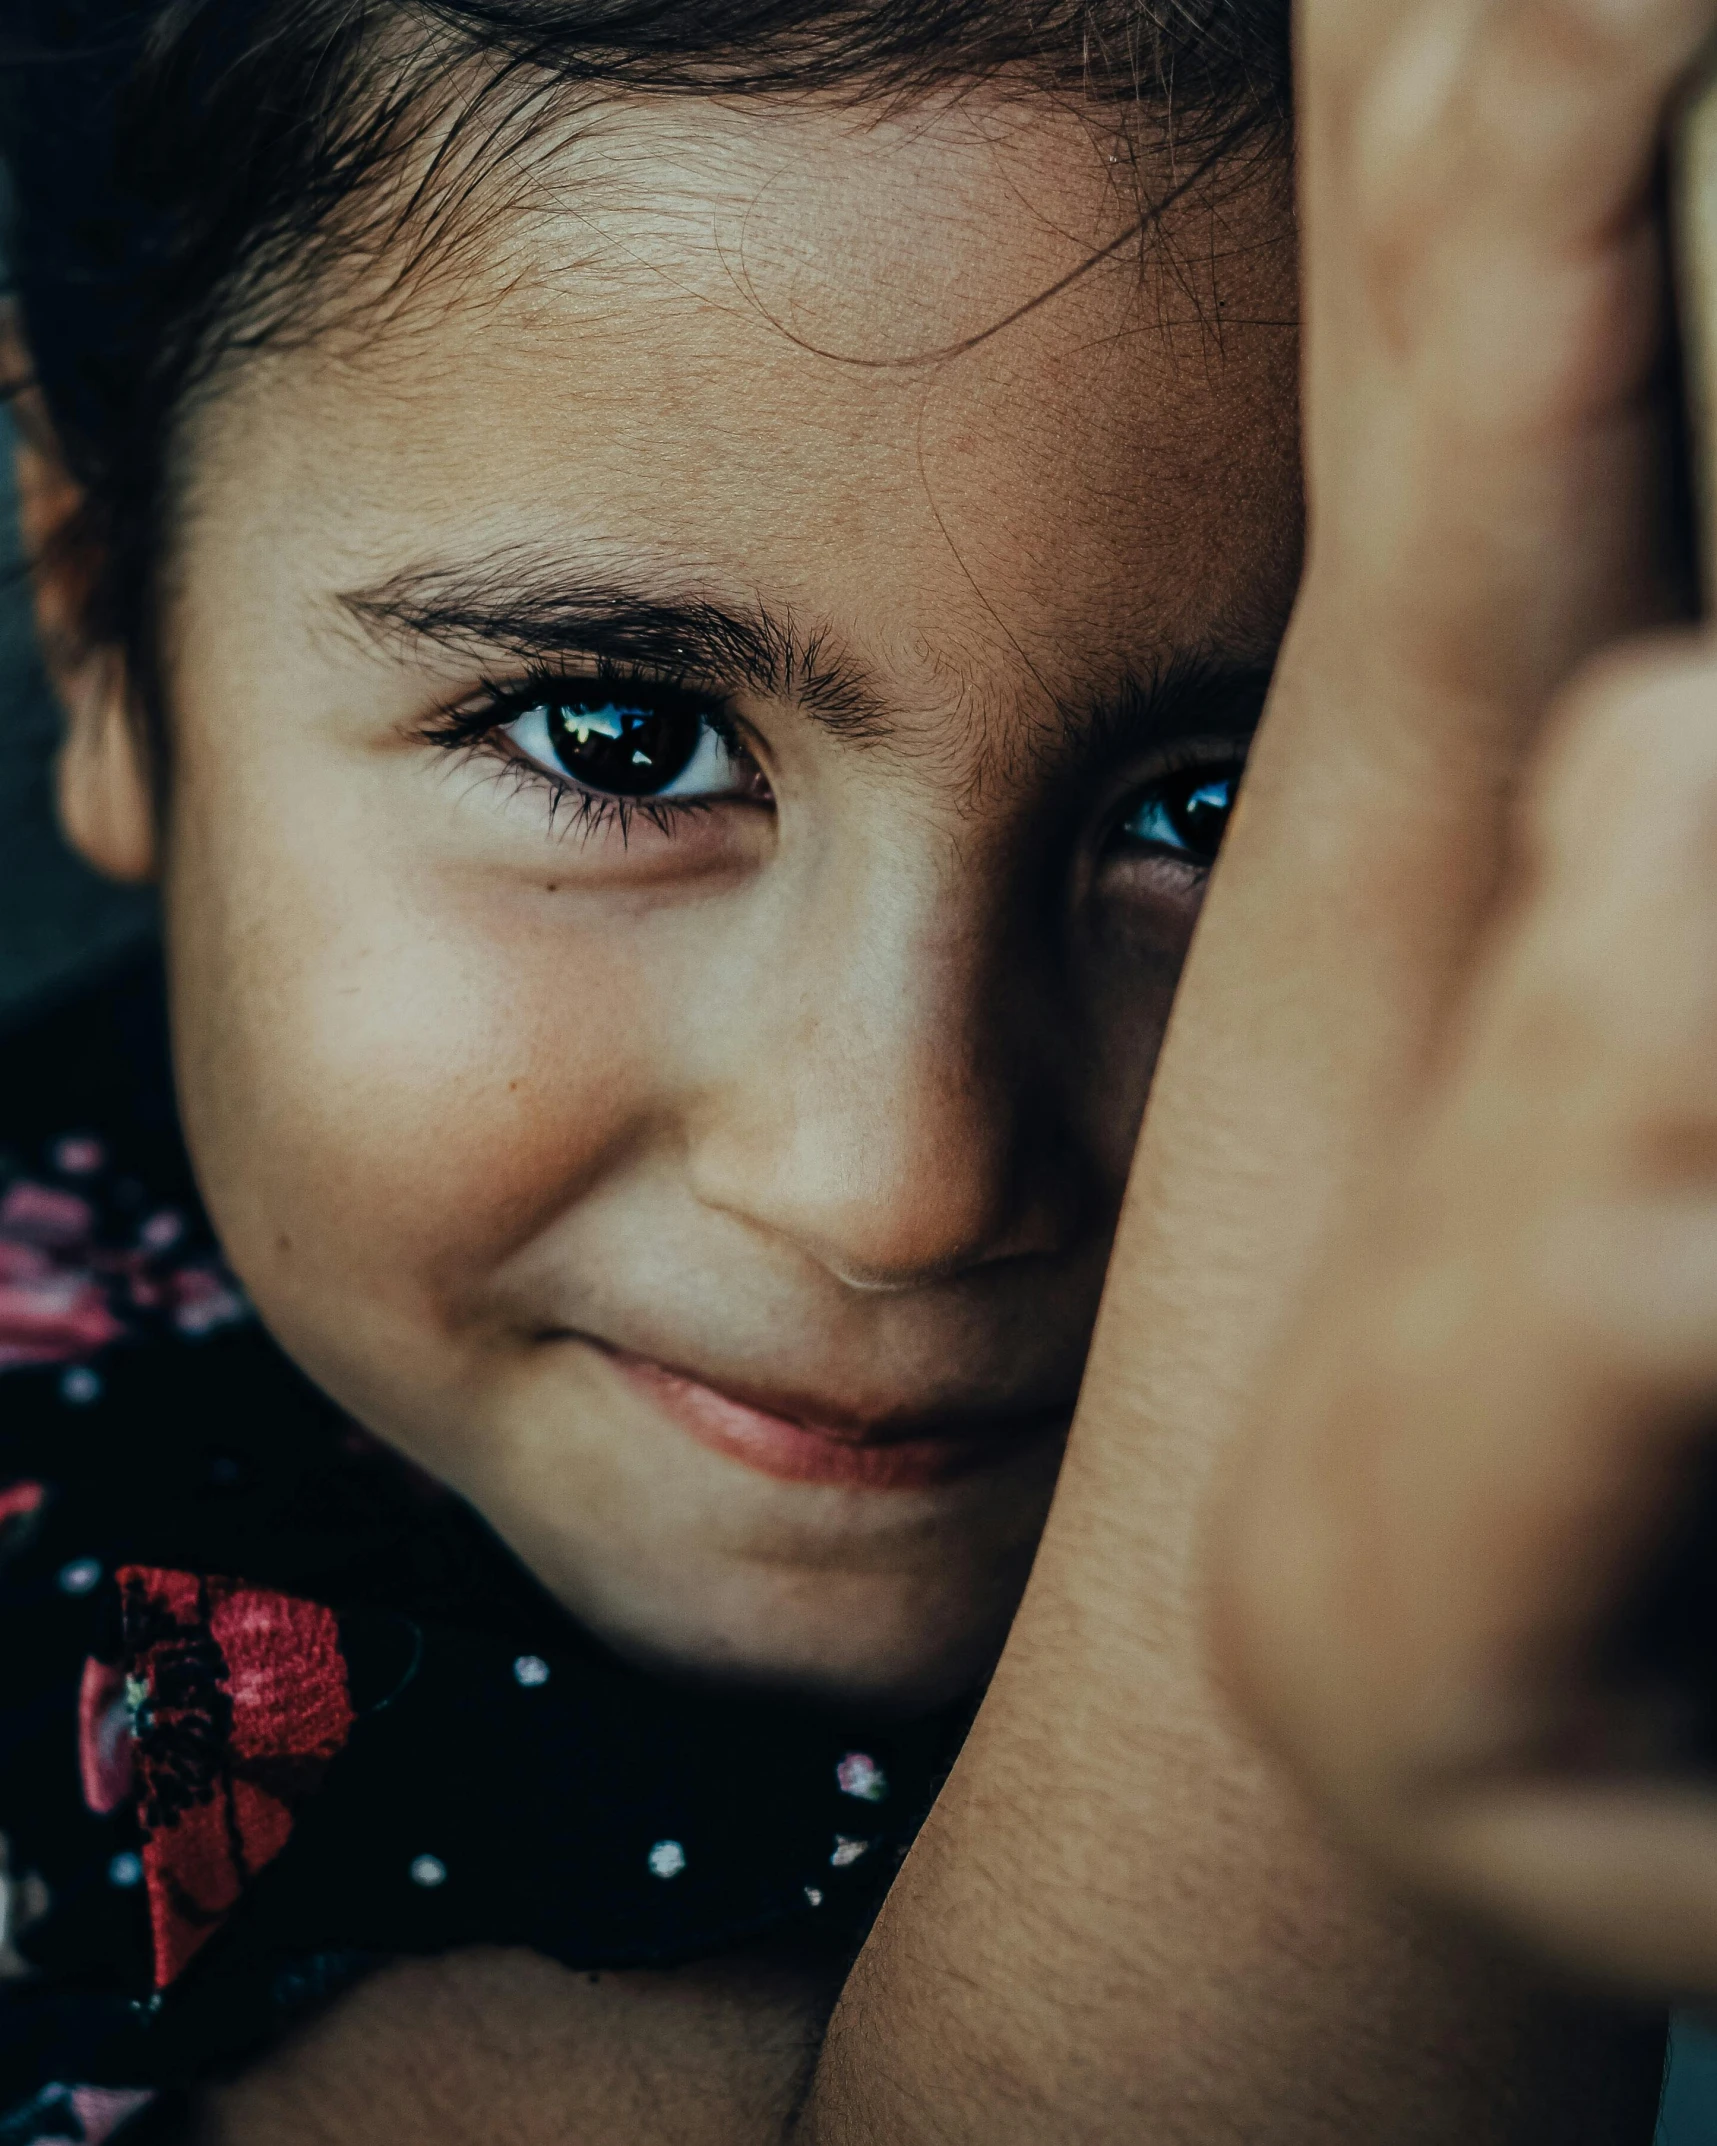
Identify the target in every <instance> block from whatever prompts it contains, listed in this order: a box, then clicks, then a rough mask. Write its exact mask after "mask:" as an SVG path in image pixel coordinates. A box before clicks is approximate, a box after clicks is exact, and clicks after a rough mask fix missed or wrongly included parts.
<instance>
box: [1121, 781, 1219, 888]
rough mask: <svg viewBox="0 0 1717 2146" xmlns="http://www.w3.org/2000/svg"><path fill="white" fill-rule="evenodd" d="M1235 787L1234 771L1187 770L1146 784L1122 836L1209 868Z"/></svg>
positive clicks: (1213, 858) (1122, 830)
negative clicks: (1147, 786) (1146, 786)
mask: <svg viewBox="0 0 1717 2146" xmlns="http://www.w3.org/2000/svg"><path fill="white" fill-rule="evenodd" d="M1239 788H1240V771H1239V769H1238V768H1227V769H1222V770H1219V771H1218V770H1213V769H1211V768H1209V767H1202V768H1187V769H1186V770H1185V771H1184V772H1182V773H1181V774H1178V775H1169V776H1165V777H1164V779H1163V780H1162V781H1161V782H1154V783H1152V785H1151V786H1150V788H1149V789H1148V790H1146V791H1145V792H1144V793H1143V794H1142V795H1141V797H1140V798H1139V800H1138V802H1137V803H1136V804H1135V805H1134V807H1133V809H1132V811H1131V812H1130V813H1129V814H1128V816H1127V817H1126V819H1125V820H1123V821H1122V823H1121V833H1122V836H1123V837H1124V839H1126V840H1127V841H1130V842H1140V843H1145V844H1148V845H1149V846H1150V847H1151V848H1152V849H1162V850H1167V851H1169V853H1170V854H1171V855H1173V856H1176V857H1180V858H1183V859H1184V860H1185V861H1186V862H1187V863H1188V864H1197V865H1211V864H1214V863H1215V862H1216V853H1217V851H1218V850H1219V849H1220V848H1221V847H1222V837H1223V835H1224V834H1225V833H1226V832H1227V829H1228V822H1229V819H1230V817H1231V816H1232V814H1233V811H1234V799H1235V795H1236V793H1237V792H1238V790H1239Z"/></svg>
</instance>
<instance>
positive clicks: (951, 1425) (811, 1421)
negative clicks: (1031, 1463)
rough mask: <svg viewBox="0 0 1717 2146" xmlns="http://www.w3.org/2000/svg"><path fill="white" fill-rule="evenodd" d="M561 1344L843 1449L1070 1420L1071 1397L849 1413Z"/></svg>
mask: <svg viewBox="0 0 1717 2146" xmlns="http://www.w3.org/2000/svg"><path fill="white" fill-rule="evenodd" d="M561 1338H563V1339H566V1340H575V1339H576V1340H579V1341H587V1342H589V1343H591V1344H592V1346H594V1347H596V1348H598V1349H600V1350H601V1351H602V1352H603V1354H604V1355H607V1356H612V1357H616V1358H619V1359H622V1360H625V1359H630V1360H631V1361H632V1362H634V1363H638V1364H645V1365H648V1366H649V1367H650V1368H651V1369H653V1370H657V1371H665V1372H667V1373H668V1374H669V1375H670V1376H671V1377H674V1378H681V1379H685V1380H687V1381H689V1382H690V1383H692V1384H693V1385H698V1386H706V1387H708V1388H709V1390H710V1391H711V1392H712V1393H718V1394H720V1395H721V1396H722V1397H723V1398H724V1399H725V1400H729V1401H737V1402H739V1403H740V1404H741V1406H742V1407H745V1408H755V1409H757V1410H759V1411H760V1412H761V1413H762V1414H764V1415H769V1416H779V1417H781V1418H782V1419H783V1420H784V1421H786V1422H788V1423H796V1424H798V1425H799V1426H800V1427H801V1428H802V1429H805V1430H808V1431H814V1432H818V1433H820V1434H821V1435H822V1436H823V1437H825V1438H832V1439H837V1440H839V1441H841V1442H842V1443H844V1444H850V1445H862V1446H885V1445H886V1446H893V1445H905V1444H908V1443H909V1442H913V1441H921V1440H928V1439H984V1440H988V1439H1003V1438H1027V1437H1033V1436H1036V1435H1038V1434H1040V1433H1043V1432H1047V1431H1051V1430H1064V1429H1065V1428H1066V1427H1067V1425H1068V1423H1069V1422H1071V1420H1072V1416H1073V1402H1072V1400H1071V1399H1067V1400H1061V1401H1052V1402H1048V1403H1045V1404H1040V1405H1039V1406H1037V1407H1020V1406H1019V1405H1018V1404H1017V1403H1007V1402H1000V1401H997V1402H983V1401H974V1402H969V1403H966V1404H964V1405H953V1406H950V1405H948V1404H942V1405H940V1406H937V1407H934V1408H917V1409H914V1408H912V1407H911V1406H910V1404H897V1405H895V1406H892V1407H880V1408H873V1409H866V1410H863V1411H859V1410H855V1409H854V1408H853V1407H852V1405H851V1403H850V1402H846V1403H843V1402H839V1401H832V1400H827V1399H824V1398H823V1397H821V1396H813V1395H808V1394H806V1393H805V1392H803V1391H802V1390H800V1389H784V1388H782V1387H773V1388H765V1387H763V1386H761V1385H758V1384H756V1383H755V1382H754V1381H752V1380H749V1379H746V1378H743V1377H740V1378H729V1377H727V1376H725V1375H724V1374H717V1375H713V1376H712V1375H711V1374H710V1373H709V1372H707V1371H696V1370H691V1369H689V1368H688V1367H687V1366H685V1365H684V1364H678V1363H674V1362H673V1361H671V1360H670V1359H668V1358H666V1357H661V1356H656V1355H654V1354H651V1353H648V1352H645V1351H642V1350H633V1349H627V1348H623V1347H622V1346H620V1345H619V1344H618V1343H616V1342H611V1341H604V1340H602V1339H601V1338H600V1337H599V1336H597V1335H594V1334H576V1335H575V1334H570V1333H568V1334H564V1335H563V1336H562V1337H561Z"/></svg>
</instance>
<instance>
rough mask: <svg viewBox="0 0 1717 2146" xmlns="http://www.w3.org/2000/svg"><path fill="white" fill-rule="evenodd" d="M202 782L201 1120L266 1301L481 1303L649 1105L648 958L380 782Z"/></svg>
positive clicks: (189, 844) (193, 821) (176, 835)
mask: <svg viewBox="0 0 1717 2146" xmlns="http://www.w3.org/2000/svg"><path fill="white" fill-rule="evenodd" d="M378 779H379V778H377V777H375V776H368V777H365V776H360V777H359V779H358V780H357V781H354V782H350V783H344V784H341V783H329V784H327V785H325V786H318V785H317V784H316V780H315V778H314V777H308V778H306V779H305V780H304V781H303V782H302V783H301V784H299V785H298V786H297V790H296V794H294V784H293V782H292V780H291V778H290V775H288V777H287V779H286V780H284V781H283V782H280V783H276V784H271V786H270V789H269V795H268V798H267V800H266V808H265V807H264V805H263V802H262V800H260V799H258V798H256V797H254V796H247V795H246V794H245V792H244V791H243V790H242V789H239V788H234V787H231V786H214V785H210V786H207V789H206V791H205V797H206V803H205V801H204V799H203V798H199V796H198V794H197V793H198V788H199V786H198V785H191V786H189V792H188V795H187V797H186V799H185V804H184V809H183V810H179V809H176V811H175V819H174V829H173V847H172V856H171V863H170V869H169V873H168V879H167V889H166V893H167V905H168V917H167V924H168V940H169V945H170V948H171V972H172V987H173V1016H174V1034H175V1052H176V1058H177V1062H178V1067H179V1080H180V1088H181V1105H182V1109H183V1113H184V1120H185V1127H186V1135H187V1139H188V1141H189V1144H190V1148H191V1153H192V1156H193V1159H194V1161H195V1163H196V1165H197V1169H198V1173H199V1176H200V1179H201V1181H202V1184H203V1189H204V1195H205V1197H206V1199H207V1200H208V1202H209V1207H210V1212H211V1215H212V1217H213V1220H214V1222H215V1226H216V1228H217V1230H218V1231H219V1232H220V1234H221V1236H222V1238H223V1241H224V1242H225V1244H226V1246H227V1249H228V1252H229V1256H230V1257H231V1258H232V1260H233V1262H234V1264H235V1266H236V1267H237V1269H238V1271H239V1273H240V1274H241V1275H242V1277H243V1278H244V1280H245V1281H246V1283H247V1284H248V1285H249V1286H250V1288H251V1289H252V1291H253V1293H254V1294H255V1295H256V1297H257V1301H258V1303H259V1306H260V1308H261V1309H262V1310H263V1312H264V1313H265V1315H266V1316H269V1317H270V1318H271V1320H273V1321H274V1322H275V1323H276V1324H277V1325H279V1326H281V1327H282V1328H283V1329H285V1328H295V1327H297V1326H298V1325H299V1324H300V1323H301V1322H302V1321H303V1320H304V1319H306V1318H309V1319H312V1320H319V1319H320V1317H321V1316H322V1315H323V1314H325V1313H327V1312H330V1311H337V1312H338V1313H339V1315H340V1316H341V1317H342V1318H347V1317H350V1316H351V1315H352V1314H354V1313H361V1312H363V1311H365V1310H368V1311H369V1312H371V1313H375V1314H380V1315H382V1316H384V1317H385V1318H388V1319H391V1320H394V1321H398V1322H402V1323H403V1325H404V1326H405V1327H406V1328H408V1329H421V1328H422V1326H423V1324H424V1322H425V1321H426V1320H427V1321H430V1322H433V1323H435V1324H438V1325H440V1326H442V1327H444V1328H445V1327H448V1326H450V1325H456V1324H458V1323H460V1322H462V1321H463V1320H464V1319H466V1318H468V1317H469V1316H470V1313H471V1305H472V1300H473V1298H474V1295H475V1293H476V1291H477V1289H478V1286H479V1284H480V1283H481V1281H482V1278H483V1277H484V1276H485V1275H486V1274H487V1273H488V1272H489V1271H490V1270H491V1269H492V1268H493V1266H494V1264H495V1263H496V1262H497V1261H498V1260H499V1259H501V1258H503V1257H504V1256H505V1255H506V1254H507V1253H508V1252H509V1251H511V1250H512V1249H514V1248H515V1247H516V1246H517V1245H518V1244H520V1243H521V1242H523V1241H525V1240H527V1239H528V1238H530V1237H531V1236H532V1235H534V1234H535V1233H536V1232H537V1231H539V1230H540V1229H541V1228H542V1227H543V1226H544V1224H545V1223H546V1221H547V1220H548V1219H549V1218H551V1217H552V1216H553V1215H554V1214H555V1213H556V1212H558V1211H559V1210H560V1209H561V1208H562V1207H564V1206H565V1205H566V1204H567V1203H568V1202H569V1201H571V1200H572V1199H574V1198H576V1197H577V1196H578V1194H579V1192H580V1191H581V1190H582V1189H583V1188H584V1187H585V1185H586V1184H587V1183H588V1181H589V1180H590V1178H591V1177H592V1175H593V1174H594V1173H596V1172H597V1171H599V1170H600V1168H601V1166H602V1163H603V1159H604V1157H605V1156H606V1155H608V1154H609V1153H610V1152H612V1151H613V1150H614V1148H615V1147H616V1145H617V1144H618V1143H620V1142H621V1141H622V1140H623V1137H624V1135H625V1132H626V1129H627V1125H628V1122H629V1121H630V1119H631V1118H632V1117H633V1116H634V1115H635V1113H636V1112H637V1111H638V1110H639V1109H640V1108H642V1107H645V1104H646V1101H647V1083H646V1072H645V1069H646V1066H647V1065H648V1063H649V1062H650V1061H651V1060H652V1059H653V1058H654V1057H656V1056H657V1054H656V1053H655V1052H652V1051H648V1050H646V1049H645V1047H644V1041H643V1039H644V1038H645V1037H646V1036H648V1035H649V1034H650V1033H651V1031H652V1029H653V1027H654V1025H655V1024H654V1023H653V1021H652V1018H651V1016H652V1008H651V1007H650V1005H648V1004H645V1003H640V1002H639V998H638V993H639V988H640V985H639V978H640V973H641V965H640V964H638V963H636V962H633V963H631V964H626V965H624V966H623V965H622V963H621V961H620V960H619V959H618V958H617V957H616V956H615V955H614V954H613V953H611V952H609V951H607V950H606V947H605V944H604V942H603V939H602V937H601V935H586V936H585V937H582V938H581V937H579V936H578V935H577V934H576V933H575V932H574V931H573V930H572V928H571V927H570V925H569V921H568V917H567V914H566V911H565V908H564V906H563V905H561V904H557V903H556V901H555V900H554V898H553V897H552V896H550V895H548V894H547V893H546V891H545V890H544V889H543V888H541V887H536V886H527V885H521V884H519V883H517V882H516V881H515V882H512V883H509V884H507V885H505V886H502V887H499V888H497V887H496V886H495V885H493V884H492V883H486V882H485V881H484V880H483V879H482V878H481V877H480V876H479V875H477V874H474V873H471V872H461V871H460V870H458V869H457V868H455V867H452V866H442V867H438V866H437V865H436V864H435V863H434V862H432V861H428V860H426V858H425V856H424V855H423V854H422V851H421V849H419V850H418V851H417V852H416V853H414V852H413V850H412V847H411V846H410V845H409V844H408V842H407V841H406V840H405V839H404V837H403V836H402V837H401V838H400V840H399V841H398V842H397V843H392V844H390V841H389V838H388V834H387V826H388V821H387V818H386V815H385V813H383V812H382V811H380V810H375V811H366V810H365V809H364V808H365V802H366V801H365V799H364V797H363V795H362V792H363V790H364V787H365V784H366V781H367V782H369V783H372V784H373V783H374V782H376V781H377V780H378Z"/></svg>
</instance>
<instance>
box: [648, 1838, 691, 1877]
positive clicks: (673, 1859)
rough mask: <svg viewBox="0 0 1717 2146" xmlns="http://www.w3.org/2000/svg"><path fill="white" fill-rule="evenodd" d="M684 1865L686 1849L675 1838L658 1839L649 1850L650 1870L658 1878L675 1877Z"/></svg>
mask: <svg viewBox="0 0 1717 2146" xmlns="http://www.w3.org/2000/svg"><path fill="white" fill-rule="evenodd" d="M685 1867H686V1851H685V1850H684V1849H683V1848H682V1847H681V1846H680V1844H679V1842H678V1841H677V1840H659V1841H658V1842H657V1843H656V1845H655V1846H654V1847H653V1848H652V1849H651V1850H650V1870H651V1873H652V1875H653V1876H655V1877H658V1878H677V1877H678V1876H679V1874H680V1872H681V1871H682V1870H684V1869H685Z"/></svg>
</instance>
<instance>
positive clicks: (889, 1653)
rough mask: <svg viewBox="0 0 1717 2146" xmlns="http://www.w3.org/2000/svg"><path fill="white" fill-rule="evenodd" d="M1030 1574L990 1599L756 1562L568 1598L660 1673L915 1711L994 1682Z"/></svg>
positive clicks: (603, 1632) (612, 1640) (601, 1631)
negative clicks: (702, 1576)
mask: <svg viewBox="0 0 1717 2146" xmlns="http://www.w3.org/2000/svg"><path fill="white" fill-rule="evenodd" d="M1024 1577H1025V1573H1024V1570H1023V1569H1022V1570H1021V1571H1020V1572H1019V1574H1018V1576H1017V1583H1016V1584H1013V1585H1011V1586H1007V1587H1005V1588H998V1587H997V1586H996V1584H995V1580H994V1578H992V1579H991V1580H990V1582H989V1584H988V1585H987V1586H986V1587H985V1588H984V1589H983V1592H984V1593H985V1594H986V1595H988V1596H989V1597H990V1598H991V1599H990V1600H989V1601H988V1602H986V1603H984V1604H982V1605H979V1604H975V1603H974V1602H973V1601H972V1600H971V1599H970V1598H969V1597H967V1598H961V1599H956V1598H954V1597H953V1595H952V1594H951V1592H950V1590H949V1589H948V1588H947V1586H946V1583H945V1582H944V1583H943V1585H941V1586H940V1587H935V1588H931V1587H908V1588H903V1587H901V1586H900V1585H899V1584H898V1582H896V1583H895V1584H893V1585H889V1584H886V1583H883V1582H880V1581H870V1582H867V1581H865V1580H862V1579H858V1578H854V1577H852V1576H850V1575H844V1574H842V1575H832V1574H830V1573H828V1572H826V1571H807V1572H799V1573H795V1572H791V1571H781V1570H773V1571H768V1572H761V1573H760V1572H757V1571H755V1570H753V1571H751V1572H742V1573H733V1572H727V1573H721V1574H715V1575H711V1576H710V1577H709V1581H708V1584H707V1586H706V1587H704V1588H701V1589H697V1590H695V1591H688V1590H687V1588H686V1586H685V1584H684V1581H685V1575H681V1577H680V1579H679V1581H678V1582H677V1583H676V1584H674V1585H673V1586H672V1587H671V1588H666V1587H665V1588H664V1590H663V1591H662V1592H660V1593H656V1594H653V1595H651V1596H648V1597H646V1596H645V1595H644V1594H643V1591H642V1590H640V1589H635V1588H634V1589H628V1590H626V1592H625V1595H624V1596H623V1597H622V1598H620V1599H607V1600H604V1599H600V1598H592V1597H590V1596H589V1595H585V1597H584V1599H581V1600H578V1601H572V1602H569V1603H568V1605H567V1606H568V1607H569V1608H570V1609H572V1610H573V1611H574V1612H575V1614H577V1615H578V1616H579V1618H580V1620H581V1621H582V1622H583V1623H584V1624H585V1625H586V1626H587V1627H588V1628H589V1629H590V1630H592V1631H593V1632H595V1633H596V1634H597V1636H598V1637H599V1638H601V1639H602V1640H604V1641H605V1642H606V1643H607V1644H608V1645H609V1646H611V1647H612V1648H613V1649H614V1650H615V1652H616V1653H618V1654H621V1655H623V1656H624V1657H625V1658H626V1659H628V1660H630V1661H633V1662H636V1663H638V1664H639V1665H640V1666H642V1667H645V1668H648V1669H650V1670H651V1671H653V1672H655V1673H656V1674H658V1675H664V1676H669V1677H673V1678H676V1679H679V1680H683V1681H688V1682H693V1683H700V1684H709V1685H717V1686H720V1687H722V1688H724V1689H728V1690H742V1691H751V1692H758V1693H769V1694H773V1695H777V1696H781V1697H791V1698H798V1699H802V1700H804V1701H806V1702H807V1703H810V1704H813V1705H827V1706H843V1707H860V1708H862V1709H864V1710H865V1711H867V1712H874V1713H878V1714H883V1715H898V1716H902V1717H910V1716H912V1715H919V1714H926V1713H932V1712H934V1711H936V1709H938V1708H939V1707H943V1706H947V1705H950V1704H952V1703H953V1702H954V1701H956V1700H958V1699H960V1698H962V1697H964V1696H966V1695H967V1694H969V1693H972V1692H975V1691H976V1690H978V1689H979V1688H980V1687H981V1686H982V1685H983V1683H984V1682H985V1681H986V1679H987V1678H988V1677H989V1675H990V1673H991V1671H992V1670H993V1669H994V1667H995V1663H996V1659H997V1657H998V1655H999V1654H1000V1653H1001V1649H1002V1646H1003V1643H1004V1642H1005V1640H1006V1638H1007V1631H1008V1625H1009V1623H1010V1622H1011V1619H1012V1615H1013V1611H1014V1608H1015V1607H1016V1605H1017V1601H1018V1594H1019V1589H1020V1587H1021V1586H1023V1583H1024ZM581 1592H582V1591H581ZM998 1597H1000V1598H1001V1599H997V1598H998Z"/></svg>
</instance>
